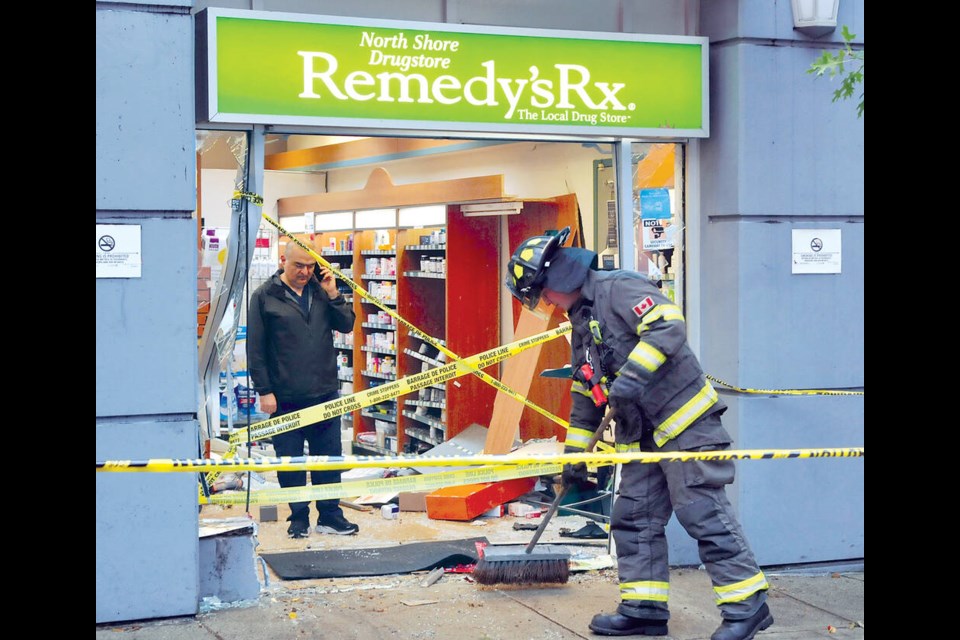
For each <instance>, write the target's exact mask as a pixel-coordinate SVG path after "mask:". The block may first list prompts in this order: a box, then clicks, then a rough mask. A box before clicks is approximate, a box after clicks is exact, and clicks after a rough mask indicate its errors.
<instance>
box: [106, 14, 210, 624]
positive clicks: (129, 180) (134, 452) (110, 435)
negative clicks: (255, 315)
mask: <svg viewBox="0 0 960 640" xmlns="http://www.w3.org/2000/svg"><path fill="white" fill-rule="evenodd" d="M189 9H190V2H189V0H171V1H168V2H159V3H154V4H151V5H136V4H128V3H113V2H98V3H97V11H96V19H97V85H96V86H97V116H96V118H97V124H96V127H97V148H96V162H97V182H96V184H97V194H96V197H97V216H96V218H97V224H133V225H140V227H141V238H142V246H141V252H142V253H141V256H142V263H143V264H142V276H141V277H139V278H123V279H113V278H111V279H100V278H98V279H97V283H96V284H97V294H96V302H97V312H96V316H97V357H96V372H97V373H96V376H97V392H96V404H97V419H96V449H97V459H98V460H105V459H144V458H165V457H166V458H193V457H197V455H198V453H199V451H198V435H197V434H198V431H197V430H198V427H197V421H196V412H197V388H198V384H197V342H196V304H197V300H196V293H195V292H196V277H197V268H196V260H197V250H196V246H197V234H196V222H195V221H194V220H193V219H192V217H191V214H192V211H193V209H194V208H195V206H196V179H195V175H196V159H195V158H196V156H195V150H194V126H195V116H194V106H193V105H194V98H193V95H194V80H193V19H192V17H191V16H190V13H189ZM96 514H97V516H96V520H97V522H96V546H97V572H96V577H97V596H96V600H97V622H98V623H100V622H113V621H120V620H134V619H141V618H159V617H167V616H176V615H184V614H194V613H196V612H197V611H198V605H199V597H198V588H199V586H198V585H199V569H198V564H199V560H198V548H199V542H198V537H197V520H198V509H197V478H196V476H195V475H194V474H184V473H170V474H145V473H144V474H140V473H137V474H133V473H131V474H127V473H114V474H107V473H98V474H97V496H96Z"/></svg>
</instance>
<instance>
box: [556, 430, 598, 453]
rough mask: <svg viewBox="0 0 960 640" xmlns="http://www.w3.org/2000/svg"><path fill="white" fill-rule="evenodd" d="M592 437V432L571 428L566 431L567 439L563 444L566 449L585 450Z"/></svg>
mask: <svg viewBox="0 0 960 640" xmlns="http://www.w3.org/2000/svg"><path fill="white" fill-rule="evenodd" d="M592 437H593V431H590V430H589V429H578V428H577V427H574V426H571V427H569V428H568V429H567V439H566V440H565V441H564V443H563V444H564V445H565V446H567V447H576V448H577V449H586V448H587V443H588V442H590V438H592Z"/></svg>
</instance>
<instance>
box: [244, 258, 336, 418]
mask: <svg viewBox="0 0 960 640" xmlns="http://www.w3.org/2000/svg"><path fill="white" fill-rule="evenodd" d="M281 273H282V270H278V271H277V272H276V273H275V274H274V275H273V277H271V278H270V280H268V281H267V282H265V283H263V284H262V285H261V286H260V287H259V288H258V289H257V290H256V291H255V292H254V293H253V296H252V297H251V298H250V308H249V309H248V312H247V366H248V367H249V369H250V376H251V378H252V379H253V385H254V389H256V391H257V393H259V394H261V395H264V394H268V393H273V394H275V395H276V396H277V400H278V401H280V402H304V401H310V400H314V399H316V398H319V397H320V396H324V395H328V394H330V393H333V392H336V391H337V390H339V388H340V383H339V381H338V380H337V353H336V350H335V349H334V347H333V333H332V332H333V330H334V329H336V330H337V331H340V332H342V333H349V332H350V331H353V321H354V318H355V315H354V313H353V308H352V306H350V305H348V304H347V303H346V301H345V300H344V298H343V296H342V295H341V296H338V297H337V298H336V299H334V300H330V298H329V296H328V295H327V293H326V292H325V291H324V290H323V289H322V288H321V287H320V282H319V281H318V280H317V279H316V278H313V279H311V280H310V282H309V283H308V284H307V287H309V288H310V291H311V303H310V312H309V314H308V315H307V316H306V317H305V316H304V314H303V311H301V309H300V307H299V306H298V305H297V304H296V303H295V302H294V301H293V300H291V299H290V297H289V296H287V293H286V289H285V287H284V285H283V283H282V282H281V280H280V274H281Z"/></svg>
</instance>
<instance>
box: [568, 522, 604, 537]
mask: <svg viewBox="0 0 960 640" xmlns="http://www.w3.org/2000/svg"><path fill="white" fill-rule="evenodd" d="M560 537H561V538H582V539H585V540H599V539H601V538H603V539H604V540H605V539H606V538H607V532H606V531H604V530H603V528H602V527H600V526H598V525H597V524H596V523H595V522H588V523H587V524H585V525H583V526H582V527H580V528H579V529H577V530H576V531H570V529H560Z"/></svg>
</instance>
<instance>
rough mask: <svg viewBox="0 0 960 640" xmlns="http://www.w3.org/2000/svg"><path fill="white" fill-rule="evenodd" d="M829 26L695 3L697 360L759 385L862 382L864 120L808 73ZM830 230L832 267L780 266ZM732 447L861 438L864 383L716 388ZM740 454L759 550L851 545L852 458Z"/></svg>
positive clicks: (858, 504) (773, 9) (771, 10)
mask: <svg viewBox="0 0 960 640" xmlns="http://www.w3.org/2000/svg"><path fill="white" fill-rule="evenodd" d="M840 8H841V11H840V15H839V19H838V23H839V26H838V29H837V31H836V32H835V33H834V34H832V35H829V36H824V37H823V38H820V39H818V40H810V39H808V38H807V37H806V36H804V35H802V34H800V33H799V32H796V31H794V30H793V22H792V14H791V9H790V3H789V2H767V1H765V0H741V1H739V2H737V1H735V0H718V1H716V2H710V3H703V4H702V5H701V16H700V17H701V27H702V29H703V34H704V35H707V36H709V37H710V39H711V56H710V80H711V86H710V103H711V136H710V138H709V139H708V140H705V141H703V143H702V145H701V159H702V165H701V171H702V176H703V178H702V181H701V187H702V199H701V209H702V212H703V216H702V219H701V220H700V225H701V227H700V230H701V233H702V237H703V252H702V264H703V270H702V274H701V275H702V282H703V289H702V294H703V296H702V309H703V317H702V318H701V319H700V321H701V323H702V327H703V333H702V360H703V363H704V367H705V369H706V370H707V371H708V372H709V373H711V374H713V375H714V376H716V377H717V378H720V379H721V380H725V381H727V382H730V383H731V384H734V385H737V386H740V387H746V388H754V389H756V388H760V389H809V388H817V389H837V388H840V389H842V388H844V387H862V386H863V380H864V366H863V356H864V332H863V325H864V311H863V308H864V307H863V302H864V299H863V285H864V270H863V257H864V255H863V252H864V233H863V232H864V214H865V211H864V198H863V192H864V170H863V165H864V163H863V157H864V156H863V120H862V119H858V118H857V117H856V103H855V101H853V100H848V101H843V102H838V103H833V102H831V98H832V94H833V91H834V89H836V88H837V81H833V82H831V81H830V80H828V79H826V78H820V79H815V78H814V77H813V76H812V75H808V74H807V73H806V70H807V68H809V65H810V63H811V62H812V61H813V60H814V59H815V58H816V57H818V56H819V55H820V52H821V51H822V50H824V49H825V48H834V49H835V48H836V47H837V43H838V42H840V41H842V39H841V37H840V27H841V26H842V25H844V24H846V25H848V26H849V27H850V29H851V31H853V32H854V33H856V34H857V36H858V37H857V42H859V43H861V44H862V42H863V5H862V4H861V3H856V2H851V1H849V0H841V3H840ZM813 228H817V229H840V230H841V235H842V246H843V250H842V272H841V273H839V274H825V275H794V274H792V273H791V233H792V230H794V229H813ZM724 398H725V400H726V401H727V403H728V404H730V405H731V411H729V412H728V413H727V415H726V416H725V420H724V422H725V424H726V425H727V427H728V429H729V430H730V431H731V434H732V435H733V436H734V438H735V441H736V442H735V447H736V448H738V449H790V448H820V447H849V446H862V445H863V439H864V420H863V408H864V407H863V397H862V396H860V397H845V396H791V395H779V396H773V397H771V396H769V395H748V396H729V395H727V396H724ZM738 464H739V475H738V482H737V483H736V485H735V490H734V492H733V499H734V501H735V502H736V503H737V504H738V506H739V508H740V512H741V517H742V520H743V524H744V528H745V530H746V533H747V535H748V537H749V538H750V540H751V542H752V544H753V547H754V550H755V552H756V554H757V557H758V560H759V561H760V563H761V564H788V563H800V562H824V561H833V560H843V559H849V558H862V557H863V551H864V550H863V533H864V531H863V529H864V522H863V460H862V459H829V460H823V459H817V460H811V459H799V460H783V461H762V462H756V461H749V462H748V461H744V462H740V463H738Z"/></svg>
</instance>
